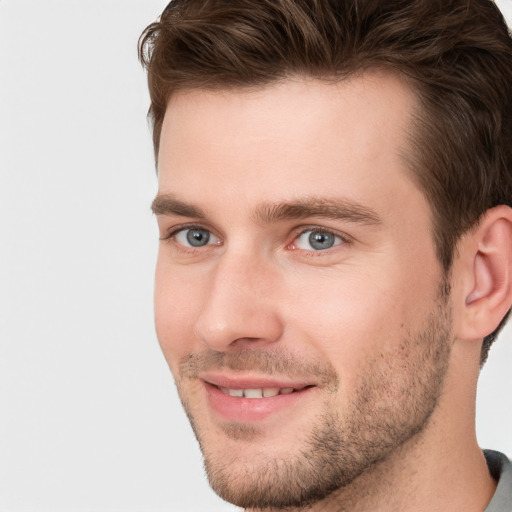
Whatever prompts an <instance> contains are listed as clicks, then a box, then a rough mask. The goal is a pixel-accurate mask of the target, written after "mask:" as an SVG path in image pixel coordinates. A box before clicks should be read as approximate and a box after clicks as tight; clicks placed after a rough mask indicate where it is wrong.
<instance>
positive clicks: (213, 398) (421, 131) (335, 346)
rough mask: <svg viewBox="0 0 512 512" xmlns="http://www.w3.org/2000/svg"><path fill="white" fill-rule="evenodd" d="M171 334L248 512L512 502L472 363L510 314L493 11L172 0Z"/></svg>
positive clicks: (159, 77)
mask: <svg viewBox="0 0 512 512" xmlns="http://www.w3.org/2000/svg"><path fill="white" fill-rule="evenodd" d="M140 54H141V58H142V61H143V63H144V64H145V66H146V67H147V69H148V75H149V88H150V94H151V108H150V117H151V119H152V121H153V129H154V132H153V139H154V145H155V155H156V159H157V167H158V179H159V190H158V195H157V197H156V198H155V200H154V203H153V210H154V212H155V214H156V216H157V219H158V224H159V229H160V236H161V242H160V250H159V256H158V263H157V271H156V290H155V308H156V328H157V334H158V339H159V342H160V344H161V347H162V350H163V352H164V355H165V357H166V359H167V361H168V363H169V366H170V368H171V370H172V373H173V375H174V377H175V380H176V384H177V387H178V391H179V394H180V397H181V400H182V402H183V406H184V408H185V410H186V412H187V414H188V417H189V419H190V422H191V424H192V427H193V429H194V432H195V434H196V437H197V439H198V441H199V443H200V445H201V449H202V452H203V455H204V459H205V466H206V470H207V473H208V478H209V481H210V484H211V485H212V487H213V489H214V490H215V491H216V492H217V493H218V494H219V495H220V496H221V497H223V498H224V499H226V500H227V501H230V502H232V503H234V504H236V505H238V506H240V507H245V508H247V509H248V510H285V509H286V510H301V511H302V510H310V511H342V510H343V511H345V510H347V511H348V510H350V511H358V512H362V511H376V510H378V511H422V512H423V511H440V510H443V511H446V510H450V511H464V512H473V511H474V512H477V511H484V510H486V511H493V512H496V511H510V510H512V467H511V465H510V462H509V461H508V460H507V458H506V457H505V456H504V455H502V454H499V453H497V452H486V453H485V454H484V453H482V451H481V449H480V448H479V447H478V444H477V441H476V436H475V427H474V417H475V393H476V384H477V379H478V373H479V369H480V367H481V365H482V364H483V363H484V362H485V359H486V357H487V353H488V350H489V347H490V345H491V343H492V342H493V340H494V338H495V336H496V334H497V332H498V330H499V329H500V327H501V326H502V324H503V323H504V321H505V320H504V319H505V318H506V316H507V314H508V311H509V309H510V307H511V305H512V209H511V208H510V204H511V199H512V149H511V148H512V41H511V39H510V37H509V34H508V32H507V28H506V25H505V23H504V21H503V18H502V16H501V14H500V13H499V11H498V9H497V8H496V7H495V5H494V4H493V3H492V2H490V1H488V0H409V1H403V0H385V1H384V0H382V1H378V0H258V1H255V0H175V1H174V2H171V3H170V4H169V6H168V7H167V8H166V9H165V10H164V12H163V14H162V16H161V18H160V20H159V21H158V22H157V23H154V24H152V25H150V26H149V27H148V28H147V29H146V31H145V32H144V34H143V36H142V39H141V47H140Z"/></svg>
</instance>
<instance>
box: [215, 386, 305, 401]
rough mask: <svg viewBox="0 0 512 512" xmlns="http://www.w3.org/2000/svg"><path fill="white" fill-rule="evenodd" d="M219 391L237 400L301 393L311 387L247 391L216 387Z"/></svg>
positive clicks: (250, 389) (252, 389) (249, 389)
mask: <svg viewBox="0 0 512 512" xmlns="http://www.w3.org/2000/svg"><path fill="white" fill-rule="evenodd" d="M217 387H218V388H219V389H220V391H222V392H223V393H224V394H226V395H229V396H233V397H237V398H256V399H258V398H271V397H273V396H277V395H291V394H292V393H296V392H298V391H302V390H303V389H306V388H308V387H312V386H303V387H301V388H290V387H288V388H248V389H229V388H224V387H219V386H217Z"/></svg>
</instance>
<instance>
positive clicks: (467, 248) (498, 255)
mask: <svg viewBox="0 0 512 512" xmlns="http://www.w3.org/2000/svg"><path fill="white" fill-rule="evenodd" d="M458 259H459V264H460V265H459V269H458V270H459V271H460V275H459V276H458V279H457V281H458V282H459V283H460V285H461V288H460V291H461V293H460V294H457V295H458V297H459V301H458V302H459V304H457V306H458V309H459V312H460V313H459V315H458V320H459V321H458V322H457V323H456V332H455V335H456V337H457V338H459V339H465V340H476V339H482V338H484V337H485V336H487V335H488V334H491V333H492V332H493V331H494V330H495V329H496V327H498V325H499V323H500V322H501V320H502V318H503V317H504V316H505V315H506V314H507V311H508V310H509V309H510V307H511V305H512V209H511V208H509V207H508V206H503V205H502V206H497V207H495V208H492V209H490V210H488V211H487V212H486V213H485V215H484V216H483V217H482V219H481V221H480V222H479V224H478V225H477V227H476V228H475V229H474V230H473V231H471V232H470V233H468V234H467V235H465V236H464V237H463V239H462V240H461V244H460V245H459V247H458Z"/></svg>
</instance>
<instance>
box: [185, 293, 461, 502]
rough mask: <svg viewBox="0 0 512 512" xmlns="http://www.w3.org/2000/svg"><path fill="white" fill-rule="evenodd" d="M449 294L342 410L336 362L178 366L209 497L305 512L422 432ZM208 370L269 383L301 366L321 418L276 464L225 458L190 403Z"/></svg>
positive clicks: (441, 365)
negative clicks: (268, 378)
mask: <svg viewBox="0 0 512 512" xmlns="http://www.w3.org/2000/svg"><path fill="white" fill-rule="evenodd" d="M448 295H449V291H448V290H447V289H446V284H443V287H441V288H440V291H439V294H438V297H437V301H436V303H435V306H433V308H432V311H430V313H429V314H428V315H427V317H426V319H425V322H424V325H423V326H422V328H421V329H419V330H418V331H417V332H415V333H413V332H408V333H407V335H406V336H405V337H404V339H403V340H402V341H401V342H400V343H399V344H398V345H396V346H395V347H394V349H393V350H392V351H389V352H383V353H379V354H377V356H376V357H375V358H373V359H371V360H368V361H367V363H366V366H365V368H364V369H362V370H361V372H360V375H361V378H360V382H359V385H358V387H357V389H356V392H355V393H354V398H353V399H352V400H351V402H350V406H349V407H348V408H347V410H345V411H339V410H338V409H337V408H336V407H334V406H333V397H334V395H335V392H336V391H337V389H338V386H339V382H338V376H337V374H336V371H335V369H334V368H333V367H332V365H331V364H330V363H322V364H319V363H316V364H314V365H312V364H310V363H308V362H299V361H297V360H294V357H293V356H289V357H287V356H283V355H282V354H276V353H267V352H253V353H252V355H251V353H245V355H244V353H237V354H236V355H233V356H232V358H231V359H229V356H226V355H225V354H221V353H218V352H216V353H210V354H207V355H205V354H201V355H191V356H189V358H188V359H187V361H184V362H183V363H182V365H181V367H180V379H179V380H177V383H178V391H179V393H180V397H181V400H182V403H183V406H184V408H185V411H186V412H187V415H188V417H189V420H190V422H191V425H192V428H193V430H194V433H195V435H196V437H197V439H198V441H199V444H200V446H201V450H202V452H203V456H204V463H205V469H206V472H207V475H208V479H209V482H210V485H211V487H212V488H213V490H214V491H215V492H216V493H217V494H219V496H221V497H222V498H223V499H225V500H226V501H228V502H231V503H233V504H235V505H237V506H240V507H244V508H250V509H259V510H269V509H274V510H279V509H286V508H291V507H304V506H308V505H311V504H313V503H316V502H319V501H321V500H324V499H325V498H327V497H328V496H330V495H331V494H332V493H334V492H335V491H337V490H340V489H343V488H346V487H347V486H349V485H350V484H352V483H353V482H354V481H355V480H356V479H357V478H358V477H360V476H361V475H363V474H364V473H365V472H369V471H370V470H371V469H372V468H375V467H376V466H377V465H378V464H379V463H382V462H383V461H385V460H386V459H388V458H389V457H390V456H391V454H393V453H394V452H395V451H396V450H397V449H398V448H399V447H401V446H403V445H404V443H406V442H407V441H409V440H410V439H411V438H413V437H414V436H416V435H417V434H419V433H420V432H422V431H423V430H424V429H425V427H426V425H427V424H428V421H429V419H430V417H431V415H432V412H433V411H434V409H435V407H436V404H437V402H438V399H439V396H440V395H441V392H442V389H443V382H444V378H445V375H446V372H447V368H448V361H449V356H450V350H451V343H450V339H451V323H452V320H451V309H450V307H449V304H448ZM257 354H259V355H257ZM226 357H228V359H226ZM251 358H252V359H251ZM206 360H208V361H209V362H208V363H206V362H205V361H206ZM208 365H210V366H215V367H222V366H224V367H226V366H231V367H232V368H234V369H237V368H240V369H243V368H244V365H245V366H247V367H248V368H250V369H255V368H258V369H259V370H260V371H265V372H267V373H268V374H269V375H271V374H272V372H273V371H276V370H277V369H279V371H280V372H283V371H286V370H287V369H290V370H291V369H292V368H293V369H295V370H297V368H300V372H301V373H303V374H305V373H306V372H308V373H309V372H315V373H314V374H316V375H317V376H322V378H323V381H324V385H323V389H324V391H325V393H324V394H325V400H324V404H323V408H322V410H323V412H322V413H320V414H319V415H317V417H316V418H315V419H314V422H313V424H312V427H311V429H310V432H309V434H308V435H307V438H306V439H302V440H301V439H300V438H299V439H298V444H299V443H300V444H301V446H300V448H298V450H297V451H296V452H293V453H286V454H285V456H282V455H281V456H277V457H276V456H272V454H271V453H265V452H264V451H263V450H261V451H260V452H259V453H258V454H257V455H256V456H253V457H251V458H250V459H243V457H242V456H240V455H239V453H237V452H233V451H231V452H229V451H228V450H225V451H224V452H222V450H220V451H219V450H218V449H217V448H218V447H217V446H211V443H209V442H208V440H207V435H205V431H204V430H203V428H206V427H204V426H202V425H201V422H200V421H198V418H196V417H195V415H194V412H193V406H192V403H193V397H191V396H187V395H186V393H185V387H184V386H183V385H182V384H183V382H184V380H187V379H189V378H190V377H191V376H192V375H194V374H196V373H197V371H198V370H199V369H200V368H201V369H202V368H205V366H208ZM180 382H181V384H180ZM341 413H342V414H341ZM223 432H224V434H225V435H226V437H227V438H229V439H230V440H232V441H233V440H238V441H239V442H240V443H258V438H259V434H260V431H259V429H258V428H257V427H255V426H251V425H241V424H226V425H224V426H223ZM221 453H222V455H221Z"/></svg>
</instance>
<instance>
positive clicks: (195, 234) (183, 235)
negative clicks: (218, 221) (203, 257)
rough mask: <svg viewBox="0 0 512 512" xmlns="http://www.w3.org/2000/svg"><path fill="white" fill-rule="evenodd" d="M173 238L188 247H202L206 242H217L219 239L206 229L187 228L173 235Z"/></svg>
mask: <svg viewBox="0 0 512 512" xmlns="http://www.w3.org/2000/svg"><path fill="white" fill-rule="evenodd" d="M174 238H175V240H176V241H177V242H178V243H180V244H181V245H184V246H186V247H187V246H188V247H204V246H205V245H208V244H218V243H219V239H218V238H217V237H216V236H215V235H213V234H212V233H211V232H210V231H208V230H207V229H202V228H189V229H182V230H181V231H178V232H177V233H176V234H175V235H174Z"/></svg>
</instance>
